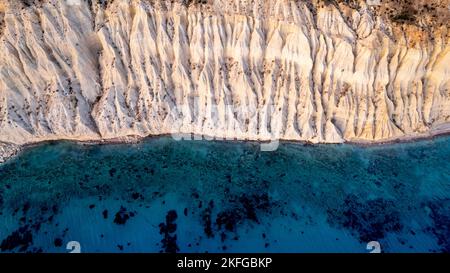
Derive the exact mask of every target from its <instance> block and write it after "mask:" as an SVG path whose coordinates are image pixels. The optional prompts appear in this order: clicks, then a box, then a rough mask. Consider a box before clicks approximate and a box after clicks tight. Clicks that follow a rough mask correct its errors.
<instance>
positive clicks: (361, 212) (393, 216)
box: [328, 195, 403, 242]
mask: <svg viewBox="0 0 450 273" xmlns="http://www.w3.org/2000/svg"><path fill="white" fill-rule="evenodd" d="M328 222H329V223H330V224H331V225H334V226H338V227H344V228H346V229H349V230H350V231H352V232H353V233H354V234H355V235H356V236H358V238H359V240H360V241H361V242H369V241H373V240H379V239H382V238H384V237H385V235H386V233H388V232H398V231H400V230H401V229H402V228H403V226H402V224H401V222H400V216H399V213H398V211H397V210H396V208H395V203H394V202H393V201H391V200H386V199H381V198H378V199H374V200H369V201H367V202H361V201H360V200H359V199H358V197H357V196H355V195H349V196H347V198H346V199H345V200H344V203H343V204H342V205H341V207H339V208H336V209H329V210H328Z"/></svg>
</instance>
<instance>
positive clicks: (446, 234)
mask: <svg viewBox="0 0 450 273" xmlns="http://www.w3.org/2000/svg"><path fill="white" fill-rule="evenodd" d="M426 206H427V207H428V208H429V209H430V217H431V219H432V220H433V223H434V225H433V226H432V227H430V228H429V229H428V231H429V232H431V233H433V234H434V235H435V236H436V238H437V241H438V244H439V245H440V246H441V251H443V252H447V253H449V252H450V199H445V200H439V201H432V202H428V203H426Z"/></svg>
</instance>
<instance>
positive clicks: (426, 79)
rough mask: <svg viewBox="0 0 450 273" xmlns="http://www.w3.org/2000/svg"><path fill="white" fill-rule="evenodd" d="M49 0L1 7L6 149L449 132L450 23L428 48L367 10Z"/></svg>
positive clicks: (1, 129) (277, 3)
mask: <svg viewBox="0 0 450 273" xmlns="http://www.w3.org/2000/svg"><path fill="white" fill-rule="evenodd" d="M37 2H39V4H35V5H31V6H29V7H25V8H20V7H18V6H14V7H9V8H8V7H7V8H5V4H4V3H8V1H6V0H3V4H2V5H1V6H0V7H1V8H0V13H1V16H2V17H3V20H4V22H3V28H2V30H1V39H0V141H2V142H7V143H14V144H18V145H20V144H25V143H30V142H37V141H42V140H49V139H74V140H100V139H109V138H121V137H125V136H140V137H144V136H148V135H157V134H168V133H180V132H181V133H195V134H200V135H202V134H203V135H208V136H216V137H228V138H230V137H231V138H236V139H251V140H269V139H289V140H299V141H310V142H316V143H317V142H323V143H336V142H345V141H361V142H373V141H386V140H392V139H396V138H411V137H415V136H423V135H429V134H433V133H436V132H442V131H448V130H449V127H448V126H447V125H448V124H449V123H450V80H449V79H450V77H449V76H450V65H449V64H450V47H449V35H448V33H447V31H448V26H447V25H444V26H443V27H441V28H440V29H438V30H434V32H433V37H435V38H434V40H433V41H431V40H430V39H425V40H420V39H417V40H419V41H418V42H415V39H416V37H415V36H417V35H416V34H415V32H414V31H412V30H411V31H409V30H408V28H407V27H406V28H405V29H404V31H403V32H401V31H400V32H399V31H398V28H394V27H393V26H392V24H391V23H390V22H388V21H386V20H384V19H382V18H381V17H378V16H376V15H374V14H373V13H372V12H371V11H370V10H369V9H368V8H367V7H363V8H362V9H361V10H354V9H350V8H347V10H342V9H340V8H339V6H335V5H324V6H323V7H321V6H320V5H317V6H315V11H314V12H312V11H311V9H310V8H309V6H308V5H309V4H307V3H306V2H304V1H290V0H270V1H269V0H268V1H264V0H252V1H238V0H236V1H227V0H215V1H213V2H214V3H213V4H211V5H209V8H205V7H200V6H198V5H195V4H194V5H191V6H189V7H187V6H186V5H183V4H181V2H182V1H166V2H164V1H147V0H115V1H107V2H108V5H107V7H101V6H99V5H97V4H93V5H92V6H90V5H89V4H88V3H87V1H84V0H81V1H80V2H77V1H76V0H71V1H69V0H65V1H62V0H61V1H57V0H42V1H37ZM94 2H96V1H94ZM171 2H174V3H173V4H171ZM78 3H79V4H78ZM344 12H345V13H348V15H349V18H351V19H348V18H347V19H346V18H345V17H344V16H343V13H344Z"/></svg>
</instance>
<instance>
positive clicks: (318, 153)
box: [0, 137, 450, 253]
mask: <svg viewBox="0 0 450 273" xmlns="http://www.w3.org/2000/svg"><path fill="white" fill-rule="evenodd" d="M70 241H76V242H78V243H79V245H80V246H81V252H175V251H177V252H205V251H208V252H363V253H364V252H369V250H367V249H366V245H367V243H368V242H369V241H378V242H379V243H380V245H381V250H382V251H384V252H449V251H450V137H440V138H436V139H434V140H423V141H418V142H414V143H403V144H389V145H382V146H373V147H359V146H353V145H314V146H310V145H303V144H299V143H283V144H281V146H280V147H279V149H278V150H277V151H274V152H261V151H260V148H259V145H258V144H257V143H241V142H212V141H175V140H172V139H171V138H156V139H148V140H145V141H144V142H142V143H139V144H120V145H113V144H108V145H80V144H75V143H70V142H55V143H47V144H42V145H40V146H38V147H34V148H31V149H28V150H26V151H25V152H23V153H22V154H21V155H20V156H18V157H16V158H15V159H13V160H10V161H9V162H7V163H6V164H3V165H0V252H41V251H42V252H69V250H67V249H66V245H67V243H68V242H70Z"/></svg>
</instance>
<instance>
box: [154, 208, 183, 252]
mask: <svg viewBox="0 0 450 273" xmlns="http://www.w3.org/2000/svg"><path fill="white" fill-rule="evenodd" d="M177 218H178V215H177V212H176V211H175V210H170V211H169V212H167V215H166V221H165V223H161V224H159V233H160V234H162V235H163V239H162V240H161V243H162V250H161V252H166V253H176V252H178V251H179V250H180V249H179V248H178V245H177V235H176V234H175V232H176V230H177V224H175V221H176V220H177Z"/></svg>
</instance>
